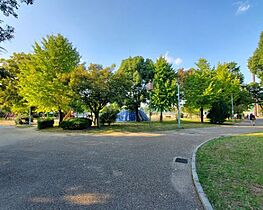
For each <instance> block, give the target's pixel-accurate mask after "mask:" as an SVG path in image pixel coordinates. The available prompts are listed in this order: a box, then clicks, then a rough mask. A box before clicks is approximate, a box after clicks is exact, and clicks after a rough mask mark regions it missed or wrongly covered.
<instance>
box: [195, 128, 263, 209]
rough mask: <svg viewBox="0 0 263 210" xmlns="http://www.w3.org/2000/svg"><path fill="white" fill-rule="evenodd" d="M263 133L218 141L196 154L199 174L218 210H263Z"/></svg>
mask: <svg viewBox="0 0 263 210" xmlns="http://www.w3.org/2000/svg"><path fill="white" fill-rule="evenodd" d="M262 154H263V132H261V133H253V134H246V135H242V136H234V137H226V138H219V139H217V140H214V141H210V142H208V143H207V144H205V145H204V146H202V147H201V148H200V149H199V150H198V152H197V173H198V176H199V179H200V182H201V184H202V186H203V189H204V191H205V193H206V194H207V196H208V198H209V200H210V201H211V203H212V205H213V206H214V208H215V209H263V155H262Z"/></svg>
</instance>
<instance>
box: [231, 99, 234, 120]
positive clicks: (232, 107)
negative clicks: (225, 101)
mask: <svg viewBox="0 0 263 210" xmlns="http://www.w3.org/2000/svg"><path fill="white" fill-rule="evenodd" d="M231 109H232V121H233V122H234V99H233V94H231Z"/></svg>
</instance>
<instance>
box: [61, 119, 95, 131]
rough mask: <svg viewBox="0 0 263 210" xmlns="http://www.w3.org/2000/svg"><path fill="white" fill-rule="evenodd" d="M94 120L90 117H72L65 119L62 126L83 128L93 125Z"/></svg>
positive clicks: (73, 128) (67, 128) (74, 128)
mask: <svg viewBox="0 0 263 210" xmlns="http://www.w3.org/2000/svg"><path fill="white" fill-rule="evenodd" d="M91 125H92V120H91V119H88V118H72V119H69V120H64V121H63V122H62V123H61V124H60V127H61V128H63V130H83V129H87V128H89V127H91Z"/></svg>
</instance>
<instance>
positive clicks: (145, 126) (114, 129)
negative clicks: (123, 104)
mask: <svg viewBox="0 0 263 210" xmlns="http://www.w3.org/2000/svg"><path fill="white" fill-rule="evenodd" d="M209 126H216V125H212V124H209V123H208V122H205V123H200V122H199V121H197V120H188V119H187V120H186V119H182V121H181V128H203V127H209ZM169 130H178V124H177V121H176V120H167V121H164V122H162V123H161V122H158V121H153V122H122V123H113V124H112V125H111V126H107V125H105V126H101V128H97V127H92V128H89V129H86V130H80V131H66V130H65V131H63V130H62V129H61V128H59V127H57V126H55V127H54V128H48V129H43V130H42V131H43V132H45V131H52V132H65V133H91V134H117V133H143V132H147V133H149V132H150V133H151V132H160V131H169Z"/></svg>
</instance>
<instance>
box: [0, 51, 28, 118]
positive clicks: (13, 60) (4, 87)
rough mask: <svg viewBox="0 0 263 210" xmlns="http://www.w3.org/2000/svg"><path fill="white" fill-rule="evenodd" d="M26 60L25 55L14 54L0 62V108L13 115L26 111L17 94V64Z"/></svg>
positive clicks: (22, 101) (22, 100) (21, 98)
mask: <svg viewBox="0 0 263 210" xmlns="http://www.w3.org/2000/svg"><path fill="white" fill-rule="evenodd" d="M26 58H27V55H26V54H23V53H20V54H16V53H14V54H13V55H12V56H11V57H10V58H9V59H1V60H0V65H1V69H0V75H1V77H0V108H2V109H5V110H8V111H12V112H13V113H23V112H27V111H28V107H27V106H26V102H25V100H24V99H23V97H21V96H20V95H19V94H18V80H19V73H20V70H19V64H20V63H21V62H23V61H24V60H25V59H26Z"/></svg>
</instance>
